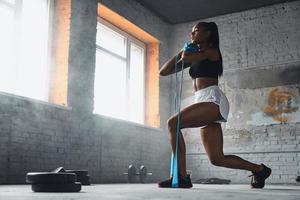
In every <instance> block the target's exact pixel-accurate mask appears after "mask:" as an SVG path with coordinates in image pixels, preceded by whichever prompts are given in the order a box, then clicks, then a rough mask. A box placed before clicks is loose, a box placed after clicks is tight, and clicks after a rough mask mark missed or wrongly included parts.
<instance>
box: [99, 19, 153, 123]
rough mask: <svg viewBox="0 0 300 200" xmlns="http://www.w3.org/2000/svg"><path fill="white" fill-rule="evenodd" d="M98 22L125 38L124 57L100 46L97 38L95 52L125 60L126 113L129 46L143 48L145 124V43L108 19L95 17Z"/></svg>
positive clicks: (128, 88)
mask: <svg viewBox="0 0 300 200" xmlns="http://www.w3.org/2000/svg"><path fill="white" fill-rule="evenodd" d="M98 24H102V25H104V26H107V27H108V28H110V29H111V30H112V31H114V32H116V33H118V34H120V35H122V36H123V37H125V38H126V58H124V57H122V56H120V55H118V54H116V53H114V52H112V51H110V50H109V49H106V48H104V47H101V46H100V45H98V44H97V39H96V53H97V51H98V50H100V51H104V52H105V53H108V54H110V55H111V56H114V57H116V58H118V59H122V60H124V61H125V62H126V113H129V112H130V110H129V108H130V107H129V105H130V104H129V97H130V95H129V91H130V83H129V80H130V58H131V50H130V47H131V44H132V43H133V44H135V45H136V46H138V47H140V48H142V50H143V72H144V73H143V94H142V95H143V103H142V106H143V108H142V109H143V111H142V112H143V119H142V125H146V124H145V121H146V120H145V117H146V116H145V110H146V107H145V106H146V82H145V78H146V69H147V68H146V58H147V55H146V54H147V45H146V44H145V43H144V42H142V41H140V40H138V39H137V38H135V37H134V36H132V35H130V34H129V33H127V32H125V31H123V30H121V29H120V28H119V27H117V26H115V25H113V24H111V23H109V22H108V21H106V20H105V19H103V18H101V17H99V16H98V17H97V27H98ZM96 114H100V115H101V113H96ZM108 117H112V116H108ZM124 120H126V121H130V122H133V123H138V124H140V123H139V122H136V121H131V120H129V119H124Z"/></svg>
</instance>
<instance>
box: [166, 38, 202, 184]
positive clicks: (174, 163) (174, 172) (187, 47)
mask: <svg viewBox="0 0 300 200" xmlns="http://www.w3.org/2000/svg"><path fill="white" fill-rule="evenodd" d="M183 51H184V52H192V53H196V52H198V51H199V49H198V48H197V47H194V46H192V44H191V43H185V44H184V48H183ZM177 62H178V55H176V58H175V73H176V76H175V95H174V96H175V97H174V102H175V103H174V105H175V112H176V113H178V115H177V116H178V117H177V126H176V149H175V155H173V153H172V157H171V169H170V176H171V177H172V176H173V178H172V188H178V186H179V181H178V140H179V131H180V108H181V95H182V83H183V68H184V62H183V61H182V63H181V81H180V91H179V94H178V87H177Z"/></svg>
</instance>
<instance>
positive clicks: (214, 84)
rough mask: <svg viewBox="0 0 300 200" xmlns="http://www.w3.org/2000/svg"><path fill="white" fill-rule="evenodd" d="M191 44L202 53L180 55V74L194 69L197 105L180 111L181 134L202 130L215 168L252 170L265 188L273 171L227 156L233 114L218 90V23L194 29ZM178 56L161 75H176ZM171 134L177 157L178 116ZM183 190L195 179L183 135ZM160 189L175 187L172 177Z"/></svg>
mask: <svg viewBox="0 0 300 200" xmlns="http://www.w3.org/2000/svg"><path fill="white" fill-rule="evenodd" d="M191 43H192V44H193V45H197V46H198V48H199V51H198V52H196V53H186V52H183V51H180V52H179V53H178V54H177V55H178V57H180V60H179V61H178V66H179V67H178V68H177V69H178V70H177V71H180V70H181V62H184V64H185V65H184V69H185V68H187V67H190V69H189V74H190V76H191V78H192V79H193V86H194V91H195V93H194V94H195V103H194V104H192V105H190V106H188V107H186V108H184V109H183V110H181V111H180V130H181V129H184V128H195V127H200V133H201V139H202V143H203V146H204V148H205V150H206V153H207V155H208V158H209V160H210V162H211V163H212V164H213V165H216V166H221V167H227V168H234V169H243V170H249V171H251V172H252V175H251V176H252V180H251V187H252V188H263V187H264V185H265V179H266V178H268V177H269V176H270V174H271V169H270V168H268V167H266V166H265V165H264V164H261V165H257V164H254V163H251V162H248V161H246V160H243V159H242V158H240V157H238V156H235V155H224V153H223V135H222V129H221V124H220V123H221V122H226V121H227V117H228V113H229V102H228V100H227V98H226V96H225V94H224V93H223V92H222V91H221V89H220V88H219V86H218V77H220V76H221V75H222V73H223V63H222V55H221V52H220V49H219V33H218V27H217V25H216V23H214V22H209V23H207V22H199V23H198V24H196V25H195V26H194V27H193V29H192V34H191ZM175 60H176V56H174V57H173V58H171V59H170V60H168V61H167V62H166V63H165V64H164V65H163V66H162V68H161V70H160V75H161V76H167V75H170V74H173V73H175ZM167 124H168V130H169V135H170V142H171V147H172V151H173V153H174V152H175V149H176V146H175V145H176V124H177V114H176V115H174V116H172V117H171V118H169V119H168V123H167ZM178 145H179V146H178V171H179V187H180V188H190V187H192V186H193V185H192V183H191V179H190V177H189V175H188V174H187V172H186V155H185V153H186V149H185V142H184V138H183V135H182V133H181V131H180V133H179V142H178ZM158 185H159V187H171V185H172V177H170V178H169V179H167V180H165V181H162V182H160V183H158Z"/></svg>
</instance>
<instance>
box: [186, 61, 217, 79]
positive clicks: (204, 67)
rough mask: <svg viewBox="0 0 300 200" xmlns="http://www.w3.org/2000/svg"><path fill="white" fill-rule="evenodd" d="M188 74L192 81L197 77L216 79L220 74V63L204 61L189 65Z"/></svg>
mask: <svg viewBox="0 0 300 200" xmlns="http://www.w3.org/2000/svg"><path fill="white" fill-rule="evenodd" d="M189 74H190V76H191V77H192V78H193V79H195V78H199V77H208V78H218V75H219V74H222V61H221V60H218V61H212V60H209V59H205V60H202V61H198V62H193V63H192V64H191V65H190V69H189Z"/></svg>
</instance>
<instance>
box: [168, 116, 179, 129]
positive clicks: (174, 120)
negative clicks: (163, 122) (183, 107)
mask: <svg viewBox="0 0 300 200" xmlns="http://www.w3.org/2000/svg"><path fill="white" fill-rule="evenodd" d="M167 124H168V129H169V130H175V129H176V127H177V117H171V118H169V119H168V122H167Z"/></svg>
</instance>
